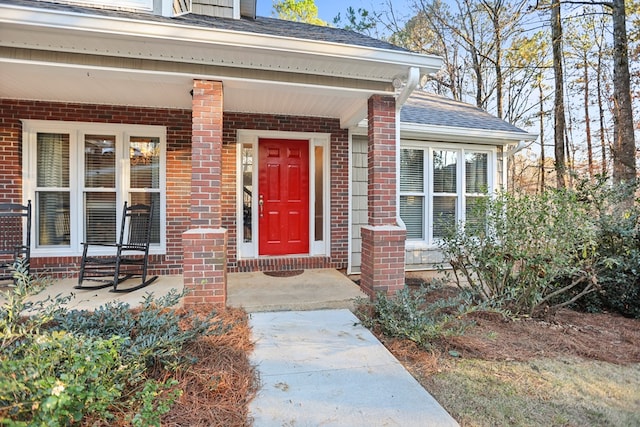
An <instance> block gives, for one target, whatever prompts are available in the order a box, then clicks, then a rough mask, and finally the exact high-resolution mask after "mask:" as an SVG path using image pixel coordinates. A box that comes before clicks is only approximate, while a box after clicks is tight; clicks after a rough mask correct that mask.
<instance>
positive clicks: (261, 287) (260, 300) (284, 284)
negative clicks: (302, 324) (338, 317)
mask: <svg viewBox="0 0 640 427" xmlns="http://www.w3.org/2000/svg"><path fill="white" fill-rule="evenodd" d="M359 297H362V298H364V297H365V294H364V293H363V292H362V291H361V290H360V287H359V286H358V285H356V284H355V283H353V281H351V280H350V279H349V278H348V277H346V276H345V275H344V274H342V273H340V272H339V271H337V270H333V269H312V270H304V272H302V274H299V275H295V276H291V277H272V276H268V275H266V274H264V273H261V272H252V273H229V274H228V275H227V305H228V306H231V307H242V308H244V309H245V310H246V311H247V312H249V313H256V312H264V311H289V310H321V309H337V308H346V309H350V310H351V309H353V307H354V301H355V299H356V298H359Z"/></svg>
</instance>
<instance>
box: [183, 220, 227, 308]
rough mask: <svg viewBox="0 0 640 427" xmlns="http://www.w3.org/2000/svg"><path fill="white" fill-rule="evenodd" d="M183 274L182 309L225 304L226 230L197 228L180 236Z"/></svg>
mask: <svg viewBox="0 0 640 427" xmlns="http://www.w3.org/2000/svg"><path fill="white" fill-rule="evenodd" d="M182 246H183V247H184V267H183V268H184V271H183V273H182V275H183V276H182V277H183V280H184V287H185V289H187V290H189V293H188V294H187V295H186V296H185V297H184V304H185V306H189V305H194V304H203V303H212V304H216V305H225V304H226V301H227V269H226V264H227V251H226V248H227V230H224V229H207V228H198V229H193V230H189V231H185V232H184V233H183V234H182Z"/></svg>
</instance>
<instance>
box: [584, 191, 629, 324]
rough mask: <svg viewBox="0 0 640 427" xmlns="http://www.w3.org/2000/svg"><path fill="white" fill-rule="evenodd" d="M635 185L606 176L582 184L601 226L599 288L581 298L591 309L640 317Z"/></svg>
mask: <svg viewBox="0 0 640 427" xmlns="http://www.w3.org/2000/svg"><path fill="white" fill-rule="evenodd" d="M635 189H636V188H635V187H634V186H615V187H612V186H609V185H607V182H606V181H605V180H604V179H601V180H599V181H597V182H595V183H594V184H587V183H583V184H582V185H581V186H580V187H579V193H580V197H581V199H582V200H586V201H587V202H588V205H589V207H590V212H591V213H590V218H592V221H593V222H594V223H595V225H596V229H597V237H596V241H597V260H596V265H595V268H596V270H597V277H598V283H599V285H600V289H599V290H598V292H596V293H594V294H591V295H589V296H588V297H586V298H584V299H583V300H581V301H578V302H577V308H580V309H583V310H587V311H603V310H608V311H615V312H618V313H620V314H623V315H625V316H629V317H636V318H640V227H639V224H640V207H638V205H637V203H636V204H635V205H633V206H629V204H628V203H626V201H627V200H628V197H627V195H628V193H629V192H630V191H631V192H633V191H635Z"/></svg>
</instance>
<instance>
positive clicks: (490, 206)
mask: <svg viewBox="0 0 640 427" xmlns="http://www.w3.org/2000/svg"><path fill="white" fill-rule="evenodd" d="M476 209H477V212H476V213H475V217H476V218H483V219H484V221H485V224H486V226H485V227H478V226H477V225H475V226H474V227H473V228H472V229H471V230H465V227H464V225H463V224H459V225H458V226H457V227H455V228H454V229H452V230H450V231H449V232H448V234H447V235H446V237H445V238H444V239H443V240H442V243H441V249H442V251H443V253H444V255H445V257H446V259H447V260H448V261H449V263H450V264H451V266H452V267H453V272H454V275H455V278H456V282H457V284H458V286H460V287H461V288H470V289H471V290H472V291H473V292H474V294H475V295H477V296H479V297H480V298H481V299H482V300H484V301H486V302H488V303H489V304H491V305H493V306H496V307H500V308H503V309H507V310H510V311H511V312H513V313H514V314H526V315H532V314H534V312H536V311H537V310H539V309H540V308H542V307H547V306H549V305H551V304H553V305H554V306H555V307H558V306H561V305H566V304H569V303H571V302H573V301H574V300H577V299H578V298H580V297H582V296H584V295H586V294H589V293H591V292H594V291H595V290H597V288H598V285H597V280H596V275H595V271H594V264H595V262H596V253H597V229H596V227H595V225H594V224H593V221H592V219H591V217H590V212H589V209H587V207H586V206H585V204H584V203H582V202H581V201H580V200H579V199H578V194H577V193H576V192H573V191H569V190H566V191H564V190H563V191H547V192H545V193H544V194H541V195H527V194H506V193H504V194H499V195H496V196H495V197H487V198H485V199H484V202H482V203H478V204H477V206H476ZM560 284H562V285H561V286H560ZM578 288H580V289H581V290H580V292H578V293H575V292H574V293H573V294H572V293H571V292H572V290H575V289H578ZM565 296H569V298H564V297H565Z"/></svg>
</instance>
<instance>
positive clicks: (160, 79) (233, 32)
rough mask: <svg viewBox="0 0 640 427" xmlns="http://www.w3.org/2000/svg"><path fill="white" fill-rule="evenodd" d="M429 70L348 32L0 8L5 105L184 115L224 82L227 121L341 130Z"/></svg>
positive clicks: (31, 5)
mask: <svg viewBox="0 0 640 427" xmlns="http://www.w3.org/2000/svg"><path fill="white" fill-rule="evenodd" d="M59 1H61V2H62V1H63V0H59ZM441 64H442V60H441V58H439V57H437V56H434V55H424V54H419V53H414V52H411V51H408V50H405V49H401V48H398V47H396V46H393V45H392V44H389V43H387V42H384V41H380V40H376V39H374V38H371V37H367V36H364V35H362V34H358V33H355V32H351V31H346V30H342V29H337V28H330V27H320V26H314V25H309V24H302V23H294V22H288V21H282V20H278V19H273V18H257V19H255V20H254V19H249V18H243V19H232V18H214V17H209V16H203V15H195V14H186V15H182V16H179V17H173V18H171V17H163V16H161V15H154V14H151V13H147V12H141V11H114V10H108V9H102V8H99V7H89V6H78V5H70V4H64V3H54V2H49V1H36V0H2V1H0V66H1V67H2V74H3V78H2V79H0V92H1V93H2V95H3V96H4V97H11V98H16V99H40V100H51V101H58V102H80V103H97V104H111V105H116V104H117V105H135V106H148V107H163V108H191V99H190V97H188V96H185V94H188V93H189V90H190V89H191V86H192V84H193V79H208V80H218V81H223V82H224V96H225V108H226V109H227V111H237V112H247V113H260V112H263V113H264V112H269V113H272V114H289V115H306V116H318V117H332V118H339V119H340V121H341V125H342V126H343V127H351V126H354V125H356V124H357V123H358V122H359V121H360V120H362V118H364V117H365V116H366V111H367V99H369V98H370V97H371V96H372V95H374V94H379V95H386V96H393V95H395V94H396V93H397V90H396V88H397V85H396V84H397V82H398V81H403V80H406V79H408V77H409V75H413V74H415V73H416V72H417V73H418V74H419V75H420V76H425V75H428V74H431V73H434V72H436V71H437V70H438V69H439V68H440V67H441Z"/></svg>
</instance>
